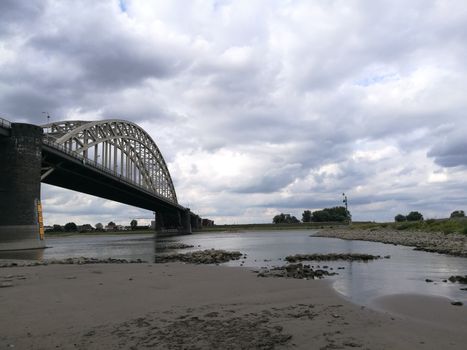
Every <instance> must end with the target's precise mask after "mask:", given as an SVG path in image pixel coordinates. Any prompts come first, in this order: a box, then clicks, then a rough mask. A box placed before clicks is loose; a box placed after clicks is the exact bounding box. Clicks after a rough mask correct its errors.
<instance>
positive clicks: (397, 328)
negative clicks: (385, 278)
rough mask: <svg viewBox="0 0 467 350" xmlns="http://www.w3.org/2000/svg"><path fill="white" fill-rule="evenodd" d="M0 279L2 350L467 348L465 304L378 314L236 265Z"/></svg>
mask: <svg viewBox="0 0 467 350" xmlns="http://www.w3.org/2000/svg"><path fill="white" fill-rule="evenodd" d="M0 281H2V283H4V284H6V285H7V286H6V287H4V288H0V310H1V313H0V348H2V349H3V348H5V349H7V348H15V349H144V348H153V349H347V348H348V349H350V348H360V349H440V348H443V349H465V346H466V342H467V332H466V330H467V308H466V307H465V306H452V305H450V303H449V300H440V299H436V300H435V299H433V300H431V298H426V297H418V296H415V297H414V296H408V297H407V296H398V297H396V298H392V299H388V300H383V301H381V300H380V301H376V302H377V304H378V307H379V308H380V309H381V310H383V311H375V310H372V309H370V308H368V307H361V306H358V305H354V304H352V303H350V302H348V301H346V300H344V299H343V298H341V297H340V296H339V295H338V294H337V293H336V292H334V291H333V289H332V287H331V285H330V281H326V280H295V279H283V278H258V277H256V274H254V273H253V272H251V271H249V270H247V269H243V268H229V267H221V266H200V265H189V264H181V263H170V264H89V265H49V266H37V267H13V268H3V269H0ZM8 285H10V286H8ZM401 303H402V304H401ZM404 303H406V304H404ZM404 305H405V306H404ZM408 306H410V307H408ZM401 308H402V310H403V311H404V312H402V313H401V312H400V311H401ZM388 310H391V312H389V311H388ZM420 310H422V311H423V312H422V313H420V312H421V311H420ZM427 310H432V311H433V315H439V316H438V317H434V316H433V317H431V316H430V317H429V315H430V312H426V311H427ZM407 313H408V314H407ZM427 318H428V319H427Z"/></svg>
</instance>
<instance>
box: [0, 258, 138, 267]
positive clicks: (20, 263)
mask: <svg viewBox="0 0 467 350" xmlns="http://www.w3.org/2000/svg"><path fill="white" fill-rule="evenodd" d="M143 263H147V261H144V260H141V259H134V260H128V259H114V258H107V259H99V258H86V257H84V256H80V257H78V258H66V259H48V260H42V261H36V260H32V261H31V260H5V261H0V268H2V267H29V266H45V265H54V264H61V265H84V264H143Z"/></svg>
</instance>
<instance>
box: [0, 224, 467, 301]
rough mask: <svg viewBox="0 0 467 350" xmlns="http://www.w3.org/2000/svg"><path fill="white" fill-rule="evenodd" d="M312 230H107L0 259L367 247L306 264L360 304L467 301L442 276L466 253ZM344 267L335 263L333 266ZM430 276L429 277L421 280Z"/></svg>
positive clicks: (252, 262)
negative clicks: (169, 246) (347, 256)
mask: <svg viewBox="0 0 467 350" xmlns="http://www.w3.org/2000/svg"><path fill="white" fill-rule="evenodd" d="M315 232H316V231H313V230H291V231H286V230H284V231H250V232H238V233H231V232H215V233H201V234H193V235H187V236H176V237H167V238H160V239H158V240H157V241H156V240H154V238H153V236H152V235H148V234H128V235H109V236H101V235H99V236H98V235H96V236H73V237H56V238H53V237H48V238H47V246H48V247H49V248H47V249H45V250H40V251H36V252H33V253H32V255H26V254H31V253H26V252H16V253H6V252H0V259H5V258H17V259H28V258H30V259H52V258H56V259H62V258H67V257H79V256H85V257H96V258H108V257H112V258H124V259H138V258H139V259H142V260H146V261H148V262H151V261H154V256H155V254H161V252H160V251H159V249H158V247H159V243H166V242H179V243H185V244H190V245H194V248H191V249H183V250H180V251H177V250H174V252H187V251H190V250H200V249H211V248H214V249H225V250H239V251H241V252H242V253H244V254H246V255H247V258H246V259H242V260H238V261H231V262H228V263H225V264H224V265H226V266H240V264H243V267H247V268H259V267H272V266H280V265H284V264H285V261H284V258H285V257H286V256H287V255H293V254H299V253H302V254H305V253H367V254H373V255H381V256H386V255H390V256H391V258H390V259H379V260H376V261H371V262H367V263H364V262H347V261H335V262H326V263H316V262H311V263H310V264H311V265H314V266H315V267H317V265H321V267H322V266H323V265H327V266H328V267H329V269H330V268H332V269H333V271H334V272H338V275H336V276H333V277H327V278H331V279H332V280H333V286H334V288H335V290H337V291H338V292H339V293H341V294H342V295H343V296H344V297H346V298H347V299H349V300H351V301H353V302H355V303H357V304H361V305H368V304H369V303H370V302H371V300H373V299H374V298H377V297H381V296H387V295H391V294H399V293H415V294H424V295H435V296H444V297H448V298H450V299H453V300H459V301H462V302H464V303H467V291H465V290H461V287H465V285H464V286H462V285H459V284H458V283H451V282H443V280H446V279H447V278H449V276H451V275H466V274H467V259H466V258H461V257H454V256H448V255H442V254H435V253H428V252H422V251H414V250H413V249H412V248H411V247H404V246H395V245H389V244H382V243H375V242H364V241H348V240H341V239H336V238H324V237H313V234H314V233H315ZM339 267H340V268H342V267H343V268H344V269H338V268H339ZM426 279H430V280H433V282H431V283H428V282H426V281H425V280H426Z"/></svg>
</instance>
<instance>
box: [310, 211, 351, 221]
mask: <svg viewBox="0 0 467 350" xmlns="http://www.w3.org/2000/svg"><path fill="white" fill-rule="evenodd" d="M350 218H351V215H350V213H349V212H348V211H347V209H345V207H333V208H324V209H323V210H316V211H314V212H313V213H312V214H311V220H312V221H315V222H325V221H338V222H344V221H347V220H350Z"/></svg>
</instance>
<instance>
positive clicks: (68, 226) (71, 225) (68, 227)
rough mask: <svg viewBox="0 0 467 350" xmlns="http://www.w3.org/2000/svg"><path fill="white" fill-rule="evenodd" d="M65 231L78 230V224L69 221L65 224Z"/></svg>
mask: <svg viewBox="0 0 467 350" xmlns="http://www.w3.org/2000/svg"><path fill="white" fill-rule="evenodd" d="M65 231H66V232H75V231H78V226H76V224H75V223H74V222H69V223H67V224H65Z"/></svg>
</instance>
